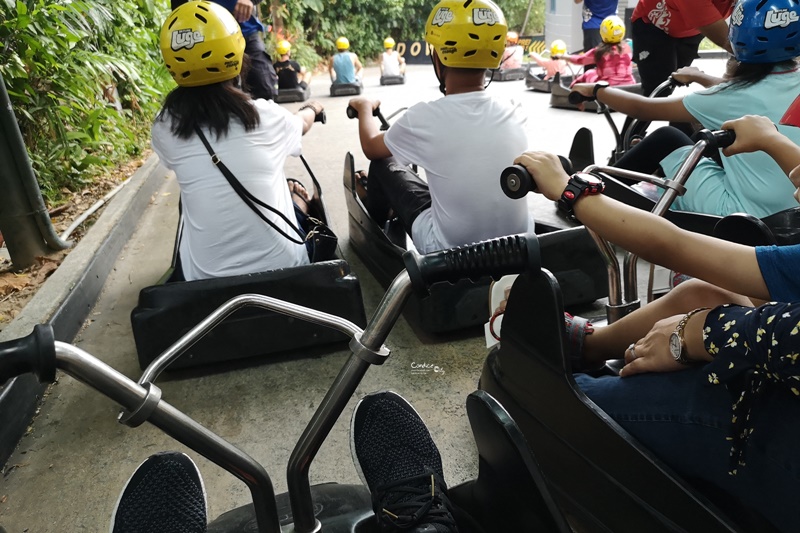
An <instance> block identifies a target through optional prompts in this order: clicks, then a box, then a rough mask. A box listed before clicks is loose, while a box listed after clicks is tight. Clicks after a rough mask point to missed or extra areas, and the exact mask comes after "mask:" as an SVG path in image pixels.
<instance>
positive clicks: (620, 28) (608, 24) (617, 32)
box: [600, 15, 625, 44]
mask: <svg viewBox="0 0 800 533" xmlns="http://www.w3.org/2000/svg"><path fill="white" fill-rule="evenodd" d="M600 38H601V39H603V42H604V43H608V44H617V43H619V42H621V41H622V39H624V38H625V23H624V22H623V21H622V19H621V18H619V17H618V16H616V15H610V16H608V17H606V18H604V19H603V22H601V23H600Z"/></svg>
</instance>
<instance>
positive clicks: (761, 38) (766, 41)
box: [756, 35, 769, 43]
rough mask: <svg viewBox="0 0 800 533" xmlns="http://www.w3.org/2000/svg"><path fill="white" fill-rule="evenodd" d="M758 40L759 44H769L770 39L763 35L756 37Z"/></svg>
mask: <svg viewBox="0 0 800 533" xmlns="http://www.w3.org/2000/svg"><path fill="white" fill-rule="evenodd" d="M756 39H758V42H760V43H768V42H769V39H767V38H766V37H764V36H763V35H759V36H758V37H756Z"/></svg>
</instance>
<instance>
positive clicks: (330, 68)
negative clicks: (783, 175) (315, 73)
mask: <svg viewBox="0 0 800 533" xmlns="http://www.w3.org/2000/svg"><path fill="white" fill-rule="evenodd" d="M328 74H330V75H331V82H334V81H336V71H335V70H333V58H331V60H330V61H328Z"/></svg>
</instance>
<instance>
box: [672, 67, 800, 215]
mask: <svg viewBox="0 0 800 533" xmlns="http://www.w3.org/2000/svg"><path fill="white" fill-rule="evenodd" d="M727 85H728V84H727V83H723V84H721V85H717V86H716V87H712V88H710V89H705V90H703V91H698V92H696V93H692V94H688V95H686V96H685V97H684V99H683V105H684V106H685V107H686V110H687V111H689V113H691V114H692V116H693V117H695V119H696V120H697V121H698V122H700V123H701V124H702V125H703V127H704V128H707V129H709V130H718V129H720V127H721V126H722V123H723V122H725V121H727V120H732V119H735V118H739V117H741V116H743V115H764V116H766V117H768V118H769V119H771V120H772V121H773V122H775V123H776V124H777V123H778V122H779V121H780V119H781V117H782V116H783V114H784V113H785V112H786V109H787V108H788V107H789V105H790V104H791V103H792V101H794V99H795V97H796V96H797V92H798V88H800V71H798V70H797V69H794V70H791V71H785V70H780V71H779V70H775V71H773V72H772V73H771V74H769V75H768V76H766V78H764V79H763V80H761V81H760V82H758V83H756V84H755V85H750V86H747V87H743V88H731V89H726V90H721V91H720V90H719V89H720V88H722V87H726V86H727ZM778 129H779V130H780V132H781V133H782V134H784V135H786V136H787V137H788V138H790V139H791V140H792V141H793V142H794V143H795V144H800V128H793V127H788V126H779V127H778ZM690 150H691V147H690V146H686V147H682V148H679V149H677V150H675V151H674V152H672V153H671V154H670V155H668V156H667V157H665V158H664V159H663V160H662V161H661V168H662V169H664V173H665V174H666V175H667V176H670V177H672V176H674V175H675V174H676V173H677V171H678V168H679V167H680V165H681V163H683V161H684V159H686V156H687V155H688V153H689V151H690ZM722 162H723V165H724V169H723V168H720V167H719V165H717V164H716V163H714V162H713V161H711V160H710V159H707V158H703V160H701V162H700V163H699V164H698V165H697V168H695V170H694V172H692V174H691V176H689V179H688V181H687V182H686V189H687V190H686V194H684V195H683V196H681V197H678V198H677V199H676V200H675V203H674V204H673V209H678V210H682V211H693V212H697V213H709V214H713V215H720V216H725V215H730V214H731V213H737V212H738V213H742V212H743V213H748V214H751V215H753V216H756V217H759V218H763V217H766V216H768V215H771V214H773V213H776V212H778V211H783V210H784V209H788V208H790V207H795V206H797V201H796V200H795V199H794V198H793V197H792V194H793V193H794V190H795V187H794V186H793V185H792V183H791V182H790V181H789V179H788V178H787V177H786V174H785V173H784V172H783V171H782V170H781V168H780V167H779V166H778V164H777V163H775V161H773V159H772V158H771V157H769V156H768V155H767V154H765V153H764V152H754V153H749V154H739V155H734V156H731V157H723V158H722Z"/></svg>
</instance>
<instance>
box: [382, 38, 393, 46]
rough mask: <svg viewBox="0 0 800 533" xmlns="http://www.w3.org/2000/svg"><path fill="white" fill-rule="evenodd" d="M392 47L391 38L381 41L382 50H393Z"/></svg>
mask: <svg viewBox="0 0 800 533" xmlns="http://www.w3.org/2000/svg"><path fill="white" fill-rule="evenodd" d="M394 45H395V42H394V39H392V38H391V37H387V38H386V39H384V40H383V47H384V48H394Z"/></svg>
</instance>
